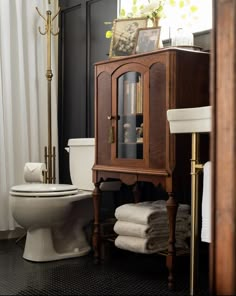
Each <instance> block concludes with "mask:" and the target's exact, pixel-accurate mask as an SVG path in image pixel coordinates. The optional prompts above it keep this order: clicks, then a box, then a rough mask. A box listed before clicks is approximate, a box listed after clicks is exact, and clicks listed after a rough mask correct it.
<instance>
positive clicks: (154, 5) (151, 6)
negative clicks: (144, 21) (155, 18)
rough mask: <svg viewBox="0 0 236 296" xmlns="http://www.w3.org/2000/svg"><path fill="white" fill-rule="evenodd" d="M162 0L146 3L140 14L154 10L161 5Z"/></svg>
mask: <svg viewBox="0 0 236 296" xmlns="http://www.w3.org/2000/svg"><path fill="white" fill-rule="evenodd" d="M162 2H163V1H162V0H159V1H158V0H156V1H153V2H152V3H150V4H148V5H147V6H145V7H144V8H143V9H142V10H141V11H140V13H141V14H149V13H150V12H152V11H154V10H157V9H159V8H160V6H162Z"/></svg>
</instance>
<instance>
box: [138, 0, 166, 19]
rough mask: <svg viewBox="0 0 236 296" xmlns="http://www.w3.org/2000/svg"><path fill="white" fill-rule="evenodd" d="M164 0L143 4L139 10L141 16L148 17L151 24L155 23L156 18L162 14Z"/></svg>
mask: <svg viewBox="0 0 236 296" xmlns="http://www.w3.org/2000/svg"><path fill="white" fill-rule="evenodd" d="M165 2H166V1H165V0H155V1H152V2H151V3H149V4H148V5H146V6H144V7H143V8H142V9H141V10H140V15H141V16H146V17H147V18H148V19H150V20H151V21H152V22H153V24H155V23H156V20H158V19H160V18H161V17H163V16H164V11H163V10H164V4H165Z"/></svg>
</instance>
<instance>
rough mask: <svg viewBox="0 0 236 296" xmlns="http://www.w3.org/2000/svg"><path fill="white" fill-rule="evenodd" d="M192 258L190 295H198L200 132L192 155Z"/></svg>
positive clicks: (196, 137)
mask: <svg viewBox="0 0 236 296" xmlns="http://www.w3.org/2000/svg"><path fill="white" fill-rule="evenodd" d="M191 157H192V158H191V258H190V295H196V292H197V285H198V257H199V254H198V253H199V246H198V232H199V229H198V225H199V221H198V213H199V211H198V209H199V207H198V203H199V202H198V194H199V192H198V176H199V172H200V171H202V169H203V165H202V164H200V163H199V134H197V133H193V134H192V156H191Z"/></svg>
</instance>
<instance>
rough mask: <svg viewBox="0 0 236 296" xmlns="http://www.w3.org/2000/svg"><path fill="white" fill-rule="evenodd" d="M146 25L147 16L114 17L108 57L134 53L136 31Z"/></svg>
mask: <svg viewBox="0 0 236 296" xmlns="http://www.w3.org/2000/svg"><path fill="white" fill-rule="evenodd" d="M146 27H147V18H129V19H115V20H114V22H113V28H112V39H111V46H110V52H109V57H110V58H113V57H120V56H128V55H131V54H133V53H134V48H135V44H136V38H137V31H138V29H140V28H146Z"/></svg>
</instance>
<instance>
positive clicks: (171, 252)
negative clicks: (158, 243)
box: [166, 193, 178, 290]
mask: <svg viewBox="0 0 236 296" xmlns="http://www.w3.org/2000/svg"><path fill="white" fill-rule="evenodd" d="M166 208H167V213H168V220H169V240H168V254H167V258H166V266H167V268H168V271H169V275H168V287H169V289H171V290H173V289H174V288H175V276H174V272H175V259H176V249H175V224H176V214H177V209H178V203H177V201H176V200H175V198H174V196H173V194H172V193H169V199H168V200H167V202H166Z"/></svg>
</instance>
